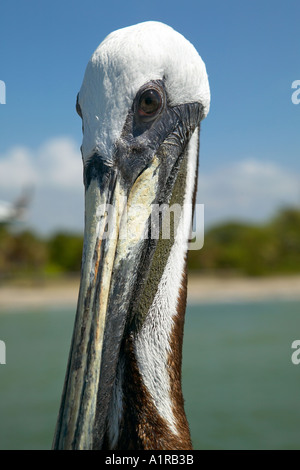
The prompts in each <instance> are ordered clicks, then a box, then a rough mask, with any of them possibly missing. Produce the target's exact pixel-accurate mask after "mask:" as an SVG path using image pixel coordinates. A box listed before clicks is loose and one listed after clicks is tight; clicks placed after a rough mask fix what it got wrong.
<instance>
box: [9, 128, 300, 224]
mask: <svg viewBox="0 0 300 470" xmlns="http://www.w3.org/2000/svg"><path fill="white" fill-rule="evenodd" d="M26 186H33V188H34V196H33V200H32V204H31V206H30V208H29V212H28V218H27V223H28V225H29V226H31V227H34V228H35V229H38V230H39V231H41V232H45V233H47V232H49V231H53V230H57V229H59V228H61V229H69V230H82V229H83V214H84V204H83V199H84V196H83V195H84V188H83V178H82V161H81V155H80V151H79V148H78V145H77V144H76V143H75V142H74V141H73V140H72V139H70V138H67V137H60V138H52V139H49V140H47V141H46V142H45V143H44V144H43V145H42V146H40V147H39V148H38V149H36V150H33V149H29V148H26V147H13V148H11V149H10V150H9V151H8V152H7V153H6V154H4V155H0V199H3V200H6V201H13V200H14V199H16V198H17V197H18V196H19V195H20V193H21V191H22V188H24V187H26ZM197 201H198V202H199V203H201V204H202V203H204V205H205V224H206V226H207V225H208V224H211V223H215V222H218V221H220V220H228V219H229V218H231V219H232V218H239V219H240V218H242V219H246V220H256V221H257V220H263V219H265V218H268V217H270V216H272V215H273V214H274V212H275V211H276V210H277V209H278V207H281V206H284V205H288V204H293V205H295V204H298V205H299V203H300V175H299V174H297V173H293V172H292V171H289V170H288V169H287V168H285V167H283V166H279V165H277V164H275V163H273V162H264V161H259V160H257V159H241V160H240V161H238V162H233V163H231V164H229V165H227V166H226V167H225V166H224V167H223V168H218V169H214V170H211V171H210V172H206V173H203V171H202V170H201V165H200V172H199V184H198V196H197Z"/></svg>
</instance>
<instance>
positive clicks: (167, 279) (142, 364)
mask: <svg viewBox="0 0 300 470" xmlns="http://www.w3.org/2000/svg"><path fill="white" fill-rule="evenodd" d="M197 159H198V130H196V131H195V132H194V134H193V136H192V137H191V140H190V143H189V147H188V170H187V181H186V183H187V184H186V190H185V197H184V205H183V211H182V217H181V220H180V222H179V226H178V231H177V236H176V240H175V243H174V245H173V246H172V249H171V253H170V256H169V259H168V262H167V265H166V267H165V270H164V273H163V276H162V278H161V281H160V283H159V286H158V290H157V293H156V296H155V298H154V302H153V304H152V306H151V308H150V310H149V312H148V314H147V317H146V320H145V323H144V324H143V327H142V328H141V330H140V332H139V334H138V336H137V339H136V342H135V353H136V358H137V363H138V367H139V371H140V373H141V375H142V378H143V382H144V384H145V386H146V387H147V389H148V391H149V393H150V395H151V397H152V400H153V403H154V405H155V407H156V408H157V411H158V413H159V414H160V416H161V417H162V418H164V419H165V420H166V422H167V423H168V425H169V428H170V430H171V431H172V432H173V433H174V434H177V433H178V430H177V427H176V417H175V416H174V413H173V407H172V400H171V394H170V392H171V389H170V377H169V374H168V369H167V361H168V355H169V353H170V335H171V332H172V327H173V324H174V320H173V319H174V316H175V315H176V314H177V304H178V294H179V291H180V288H181V283H182V274H183V269H184V259H185V254H186V251H187V247H188V238H189V234H190V227H191V219H192V197H193V190H194V182H195V172H196V166H197Z"/></svg>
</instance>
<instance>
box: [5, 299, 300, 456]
mask: <svg viewBox="0 0 300 470" xmlns="http://www.w3.org/2000/svg"><path fill="white" fill-rule="evenodd" d="M299 313H300V302H292V301H291V302H288V301H282V302H279V301H276V302H275V301H274V302H251V303H232V304H230V303H226V304H221V303H218V304H213V303H210V304H201V305H189V306H188V309H187V315H186V323H185V336H184V355H183V390H184V397H185V407H186V412H187V416H188V420H189V423H190V428H191V433H192V439H193V444H194V448H195V449H234V450H237V449H299V448H300V426H299V423H300V364H299V365H294V364H293V363H292V361H291V355H292V352H293V350H292V348H291V344H292V342H293V341H294V340H296V339H300V315H299ZM73 322H74V309H59V308H57V309H51V310H50V309H40V310H33V311H24V312H21V311H20V312H13V313H12V312H9V313H8V312H1V315H0V339H1V340H2V341H5V344H6V365H0V449H50V448H51V443H52V438H53V433H54V428H55V423H56V418H57V413H58V409H59V404H60V396H61V392H62V387H63V381H64V375H65V370H66V364H67V359H68V353H69V347H70V341H71V335H72V329H73Z"/></svg>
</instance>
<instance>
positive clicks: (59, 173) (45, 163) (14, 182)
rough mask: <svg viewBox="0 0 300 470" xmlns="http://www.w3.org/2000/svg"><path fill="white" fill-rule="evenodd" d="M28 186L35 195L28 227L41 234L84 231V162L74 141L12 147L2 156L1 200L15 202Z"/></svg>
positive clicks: (30, 209) (54, 140)
mask: <svg viewBox="0 0 300 470" xmlns="http://www.w3.org/2000/svg"><path fill="white" fill-rule="evenodd" d="M26 187H31V188H33V194H34V195H33V200H32V203H31V205H30V208H29V213H28V218H27V223H28V225H30V226H33V227H34V228H35V229H38V230H39V231H41V232H48V231H49V230H54V229H59V228H63V229H69V230H82V227H83V178H82V161H81V154H80V150H79V148H78V145H77V144H76V143H75V142H74V141H73V140H72V139H70V138H68V137H58V138H53V139H49V140H47V141H46V142H45V143H44V144H43V145H41V146H40V147H39V148H38V149H36V150H33V149H29V148H26V147H12V148H11V149H10V150H9V151H8V152H7V153H6V154H4V155H0V198H1V199H3V200H10V201H13V200H14V199H16V198H17V197H18V196H19V195H20V193H21V191H22V189H24V188H26Z"/></svg>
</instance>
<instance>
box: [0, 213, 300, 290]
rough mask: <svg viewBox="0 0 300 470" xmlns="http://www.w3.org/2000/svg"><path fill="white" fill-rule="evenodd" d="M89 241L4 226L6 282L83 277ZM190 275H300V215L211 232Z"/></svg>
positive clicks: (1, 265)
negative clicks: (85, 245) (83, 258)
mask: <svg viewBox="0 0 300 470" xmlns="http://www.w3.org/2000/svg"><path fill="white" fill-rule="evenodd" d="M82 243H83V237H82V235H78V234H71V233H69V234H68V233H57V234H55V235H53V236H51V237H50V238H48V239H43V238H42V237H40V236H37V235H36V234H34V233H33V232H31V231H24V232H21V233H13V232H11V231H9V229H7V228H5V227H0V281H1V280H2V281H3V280H7V279H11V278H13V279H15V278H23V279H24V278H28V279H32V280H36V281H43V280H45V279H49V278H51V277H53V278H57V277H58V276H65V275H72V274H78V273H79V271H80V264H81V253H82ZM188 267H189V271H190V272H198V273H200V274H234V275H244V276H245V275H248V276H263V275H273V274H295V273H300V210H297V209H294V208H286V209H283V210H281V211H280V212H279V213H278V214H277V216H276V217H275V218H273V219H272V220H270V221H269V222H268V223H265V224H263V225H254V224H246V223H241V222H227V223H222V224H219V225H217V226H215V227H213V228H210V229H209V230H207V232H206V233H205V242H204V247H203V248H202V249H201V250H199V251H190V252H189V258H188Z"/></svg>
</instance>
